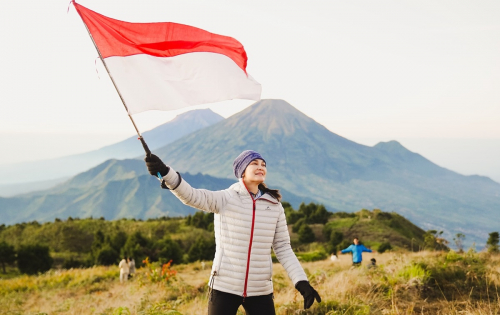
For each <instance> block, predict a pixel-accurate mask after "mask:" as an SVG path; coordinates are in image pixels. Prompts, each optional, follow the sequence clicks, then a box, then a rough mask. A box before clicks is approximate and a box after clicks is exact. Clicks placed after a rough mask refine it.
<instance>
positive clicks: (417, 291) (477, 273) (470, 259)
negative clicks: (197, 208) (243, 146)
mask: <svg viewBox="0 0 500 315" xmlns="http://www.w3.org/2000/svg"><path fill="white" fill-rule="evenodd" d="M372 257H375V258H376V259H377V263H378V267H377V268H375V269H367V268H366V267H365V266H363V267H360V268H353V267H351V260H350V259H351V257H350V255H342V256H340V257H339V258H340V259H339V260H337V261H335V262H332V261H330V260H329V259H325V260H319V261H312V262H302V266H303V267H304V269H305V271H306V273H307V274H308V277H309V281H310V282H311V284H312V285H313V286H314V287H315V288H316V290H317V291H318V292H319V293H320V295H321V297H322V303H319V304H317V303H315V304H314V305H313V307H312V308H311V309H310V310H307V311H304V310H302V305H303V304H302V303H303V299H302V296H301V295H300V294H299V293H298V292H297V291H296V290H295V289H294V288H293V286H292V284H291V282H290V280H289V279H288V276H287V275H286V272H285V271H284V269H283V268H282V266H281V265H280V264H274V277H273V282H274V290H275V300H274V301H275V306H276V312H277V314H278V315H288V314H316V315H318V314H319V315H321V314H325V315H326V314H328V315H332V314H345V315H347V314H353V315H354V314H457V315H458V314H500V302H499V301H500V298H499V293H498V288H499V286H500V256H494V255H488V254H483V253H481V254H477V253H474V252H469V253H464V254H458V253H454V252H449V253H443V252H419V253H407V252H396V253H394V252H393V253H384V254H370V253H367V254H365V255H364V261H365V262H367V261H369V260H370V258H372ZM210 265H211V263H209V262H206V263H205V268H204V269H202V264H201V263H192V264H186V265H177V266H173V267H172V269H175V270H176V271H177V274H176V276H175V278H174V280H171V281H170V282H169V283H163V282H160V283H153V282H152V281H151V280H150V279H151V278H150V277H149V276H148V269H146V268H140V269H138V272H137V274H136V276H135V277H134V278H133V279H132V280H131V281H129V282H127V283H125V284H120V283H119V281H118V268H117V267H94V268H88V269H72V270H54V271H50V272H47V273H45V274H41V275H38V276H24V275H22V276H19V275H18V276H16V277H13V278H4V279H0V314H109V315H115V314H149V315H156V314H158V315H159V314H206V309H207V281H208V277H209V274H210ZM238 314H244V311H243V309H242V308H241V309H240V312H239V313H238Z"/></svg>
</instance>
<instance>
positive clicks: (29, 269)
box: [17, 244, 54, 275]
mask: <svg viewBox="0 0 500 315" xmlns="http://www.w3.org/2000/svg"><path fill="white" fill-rule="evenodd" d="M53 262H54V260H53V259H52V257H51V256H50V253H49V247H48V246H44V245H39V244H35V245H25V246H21V247H20V248H19V250H18V251H17V267H18V268H19V271H21V272H22V273H26V274H31V275H33V274H36V273H39V272H45V271H48V270H49V269H50V268H51V267H52V263H53Z"/></svg>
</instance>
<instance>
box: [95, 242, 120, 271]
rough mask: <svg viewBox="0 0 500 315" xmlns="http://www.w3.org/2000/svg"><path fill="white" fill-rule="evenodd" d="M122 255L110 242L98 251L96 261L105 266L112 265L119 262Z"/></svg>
mask: <svg viewBox="0 0 500 315" xmlns="http://www.w3.org/2000/svg"><path fill="white" fill-rule="evenodd" d="M119 260H120V255H119V254H118V252H117V251H116V250H115V249H114V248H112V247H111V246H110V245H109V244H106V245H104V246H103V247H102V248H101V249H100V250H99V251H98V252H97V257H96V263H97V264H99V265H103V266H111V265H115V264H117V263H118V261H119Z"/></svg>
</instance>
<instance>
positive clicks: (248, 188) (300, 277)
mask: <svg viewBox="0 0 500 315" xmlns="http://www.w3.org/2000/svg"><path fill="white" fill-rule="evenodd" d="M144 160H145V161H146V165H147V167H148V171H149V173H150V174H151V175H153V176H157V174H158V173H160V175H161V176H162V187H165V188H168V189H170V190H171V191H172V193H173V194H174V195H175V196H176V197H177V198H179V200H181V201H182V202H183V203H184V204H186V205H189V206H191V207H194V208H197V209H200V210H203V211H208V212H213V213H214V214H215V215H214V228H215V244H216V250H215V258H214V261H213V265H212V274H211V276H210V281H209V287H210V288H209V290H210V297H209V305H208V314H209V315H226V314H227V315H235V314H236V313H237V310H238V308H239V306H240V305H243V307H244V309H245V312H246V314H248V315H256V314H258V315H274V314H275V310H274V302H273V282H272V279H271V277H272V268H273V265H272V260H271V247H272V248H273V250H274V253H275V254H276V257H277V258H278V260H279V261H280V262H281V264H282V265H283V267H284V268H285V270H286V271H287V273H288V276H289V277H290V279H291V280H292V282H293V283H294V285H295V288H296V289H297V290H298V291H299V292H300V293H301V294H302V296H303V297H304V308H305V309H307V308H309V307H310V306H311V305H312V304H313V303H314V299H316V300H317V301H318V302H321V298H320V296H319V294H318V292H316V290H314V288H313V287H312V286H311V285H310V284H309V282H308V281H307V276H306V274H305V273H304V270H303V269H302V267H301V266H300V263H299V261H298V260H297V257H296V256H295V254H294V252H293V251H292V248H291V246H290V236H289V235H288V228H287V225H286V218H285V211H284V209H283V206H282V205H281V203H280V200H281V195H280V193H279V191H278V190H272V189H269V188H267V187H266V185H265V184H264V180H265V179H266V174H267V169H266V161H265V160H264V158H263V157H262V156H261V155H260V154H259V153H257V152H255V151H251V150H247V151H243V152H242V153H241V154H240V155H239V156H238V157H237V158H236V159H235V160H234V162H233V171H234V175H235V176H236V178H238V182H237V183H235V184H233V185H232V186H231V187H229V188H228V189H225V190H221V191H209V190H205V189H195V188H193V187H191V186H190V185H189V184H188V183H187V182H186V181H184V180H182V178H181V176H180V175H179V173H177V172H175V171H174V170H173V169H172V168H170V167H169V166H166V165H165V164H164V163H163V162H162V161H161V160H160V159H159V158H158V157H157V156H156V155H153V154H151V155H148V156H146V158H145V159H144Z"/></svg>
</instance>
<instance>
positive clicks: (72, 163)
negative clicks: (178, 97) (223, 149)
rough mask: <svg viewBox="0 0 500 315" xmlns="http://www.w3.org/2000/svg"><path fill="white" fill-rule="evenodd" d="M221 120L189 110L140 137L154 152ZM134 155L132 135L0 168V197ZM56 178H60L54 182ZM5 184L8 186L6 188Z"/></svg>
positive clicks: (208, 112) (137, 150) (137, 147)
mask: <svg viewBox="0 0 500 315" xmlns="http://www.w3.org/2000/svg"><path fill="white" fill-rule="evenodd" d="M221 120H224V118H223V117H222V116H220V115H218V114H216V113H214V112H213V111H211V110H210V109H199V110H193V111H189V112H186V113H183V114H181V115H178V116H177V117H175V118H174V119H173V120H171V121H169V122H167V123H164V124H162V125H160V126H158V127H156V128H154V129H152V130H150V131H146V132H144V133H143V137H144V139H145V140H146V142H147V144H148V146H149V148H150V149H152V150H154V149H157V148H159V147H162V146H165V145H167V144H169V143H171V142H173V141H175V140H177V139H179V138H181V137H182V136H185V135H187V134H189V133H191V132H193V131H196V130H199V129H202V128H205V127H207V126H210V125H213V124H215V123H217V122H219V121H221ZM138 155H144V151H143V148H142V146H141V144H140V142H139V141H138V140H137V136H134V137H130V138H128V139H126V140H123V141H121V142H118V143H115V144H113V145H109V146H106V147H103V148H101V149H98V150H94V151H91V152H87V153H83V154H76V155H71V156H66V157H62V158H57V159H50V160H41V161H34V162H23V163H17V164H8V165H1V166H0V184H1V186H0V195H1V194H2V192H5V194H4V195H7V194H9V195H12V194H15V193H16V192H18V193H24V192H27V191H26V187H27V185H25V186H21V187H20V189H19V190H15V187H19V185H13V184H19V183H25V182H36V181H45V182H46V183H47V185H42V183H39V184H40V185H41V186H35V185H33V186H35V187H41V188H42V189H44V188H49V187H50V186H49V183H55V184H57V183H60V182H62V181H63V180H64V179H67V178H68V177H70V176H73V175H75V174H78V173H79V172H83V171H85V170H88V169H89V168H91V167H94V166H95V165H97V164H99V163H102V162H104V161H106V160H108V159H126V158H133V157H136V156H138ZM59 178H62V179H60V180H57V179H59ZM51 181H52V182H51ZM7 184H9V185H10V186H9V187H6V186H7ZM2 188H4V189H2ZM9 188H10V189H9ZM13 189H14V190H13Z"/></svg>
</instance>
